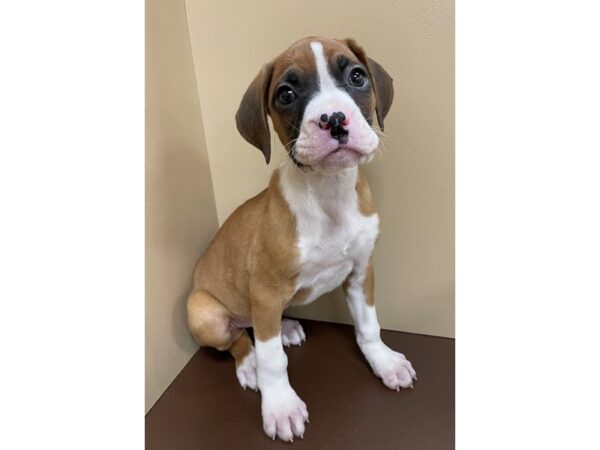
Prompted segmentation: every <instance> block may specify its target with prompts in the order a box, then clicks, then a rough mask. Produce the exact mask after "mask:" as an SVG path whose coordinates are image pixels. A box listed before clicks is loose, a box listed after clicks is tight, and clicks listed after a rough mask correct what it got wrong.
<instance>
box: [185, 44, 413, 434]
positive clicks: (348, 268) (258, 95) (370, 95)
mask: <svg viewBox="0 0 600 450" xmlns="http://www.w3.org/2000/svg"><path fill="white" fill-rule="evenodd" d="M392 98H393V87H392V78H391V77H390V76H389V75H388V74H387V72H386V71H385V70H384V69H383V68H382V67H381V66H380V65H379V64H378V63H377V62H375V61H373V60H372V59H371V58H368V57H367V56H366V54H365V52H364V51H363V50H362V48H360V47H359V46H358V45H357V44H356V43H355V42H354V41H353V40H351V39H347V40H334V39H325V38H320V37H310V38H306V39H302V40H300V41H298V42H296V43H294V44H293V45H292V46H291V47H290V48H288V49H287V50H286V51H285V52H283V53H282V54H281V55H279V56H278V57H277V58H275V59H274V60H273V61H271V62H270V63H268V64H266V65H265V66H264V67H263V68H262V69H261V71H260V72H259V74H258V75H257V76H256V78H255V79H254V81H252V83H251V84H250V86H249V87H248V90H247V91H246V93H245V94H244V97H243V99H242V102H241V104H240V107H239V110H238V112H237V115H236V121H237V128H238V130H239V132H240V133H241V135H242V136H243V137H244V138H245V139H246V140H247V141H248V142H250V143H251V144H252V145H254V146H256V147H257V148H258V149H259V150H261V151H262V153H263V155H264V157H265V160H266V162H267V163H268V162H269V160H270V157H271V145H270V133H269V125H268V121H267V116H270V117H271V120H272V123H273V128H274V129H275V132H276V133H277V135H278V136H279V139H280V140H281V142H282V143H283V145H284V146H285V149H286V150H287V153H288V156H289V163H288V164H285V165H283V166H282V167H280V168H278V169H276V170H275V171H274V172H273V175H272V177H271V180H270V182H269V186H268V187H267V188H266V189H265V190H264V191H262V192H261V193H260V194H258V195H257V196H255V197H253V198H251V199H250V200H248V201H246V203H244V204H243V205H242V206H240V207H239V208H238V209H236V210H235V211H234V212H233V214H232V215H231V216H230V217H229V218H228V219H227V221H226V222H225V223H224V224H223V226H222V227H221V228H220V229H219V231H218V232H217V234H216V236H215V237H214V239H213V241H212V242H211V244H210V246H209V248H208V250H207V251H206V253H205V254H204V255H203V256H202V258H201V259H200V261H199V262H198V265H197V267H196V270H195V273H194V288H193V292H192V294H191V295H190V297H189V300H188V322H189V328H190V330H191V332H192V334H193V336H194V338H195V339H196V340H197V341H198V342H199V343H200V344H201V345H205V346H211V347H215V348H217V349H219V350H228V351H229V352H230V353H231V354H232V355H233V357H234V358H235V364H236V374H237V378H238V380H239V382H240V384H241V385H242V387H244V388H246V387H250V388H252V389H259V390H260V393H261V396H262V402H261V409H262V418H263V428H264V431H265V433H266V434H267V435H268V436H269V437H271V438H273V439H275V437H279V438H280V439H282V440H284V441H292V440H293V438H294V436H299V437H302V436H303V435H304V430H305V422H308V412H307V409H306V404H305V403H304V402H303V401H302V400H301V399H300V397H299V396H298V395H297V394H296V392H295V391H294V389H293V388H292V387H291V386H290V382H289V380H288V375H287V357H286V355H285V353H284V351H283V346H284V345H286V346H289V345H300V344H301V342H302V341H304V340H305V339H306V337H305V335H304V331H303V329H302V327H301V326H300V324H299V323H298V322H297V321H295V320H287V319H283V320H282V313H283V312H284V310H285V309H286V308H287V307H288V306H291V305H305V304H308V303H310V302H312V301H314V300H316V299H317V298H318V297H320V296H321V295H322V294H324V293H326V292H329V291H331V290H333V289H335V288H336V287H338V286H340V285H342V287H343V289H344V291H345V294H346V299H347V303H348V307H349V308H350V312H351V315H352V318H353V320H354V324H355V329H356V341H357V343H358V346H359V347H360V349H361V351H362V353H363V354H364V356H365V358H366V360H367V361H368V362H369V364H370V366H371V368H372V370H373V373H374V374H375V375H376V376H377V377H379V378H381V380H382V381H383V383H384V384H385V385H386V386H387V387H388V388H390V389H395V390H399V389H400V388H401V387H402V388H407V387H412V383H413V379H416V374H415V371H414V370H413V368H412V366H411V364H410V362H409V361H408V360H407V359H406V358H405V357H404V355H403V354H401V353H398V352H395V351H394V350H391V349H390V348H389V347H388V346H386V345H385V344H384V343H383V342H382V341H381V338H380V328H379V323H378V320H377V314H376V312H375V304H374V298H373V288H374V275H373V267H372V265H371V262H370V258H371V254H372V252H373V247H374V245H375V241H376V239H377V235H378V234H379V217H378V215H377V213H376V212H375V208H374V206H373V199H372V197H371V192H370V190H369V185H368V184H367V180H366V179H365V177H364V176H363V175H362V174H361V173H360V172H359V170H358V165H359V164H364V163H367V162H369V161H370V160H371V159H372V157H373V155H374V153H375V151H376V150H377V148H378V145H379V138H378V135H377V133H376V132H375V131H374V128H373V126H372V123H373V119H374V117H377V121H378V122H379V126H380V128H381V129H382V130H383V121H384V118H385V116H386V114H387V113H388V111H389V109H390V106H391V104H392ZM248 327H253V328H254V337H255V344H254V345H253V344H252V341H251V339H250V337H249V336H248V333H247V332H246V328H248Z"/></svg>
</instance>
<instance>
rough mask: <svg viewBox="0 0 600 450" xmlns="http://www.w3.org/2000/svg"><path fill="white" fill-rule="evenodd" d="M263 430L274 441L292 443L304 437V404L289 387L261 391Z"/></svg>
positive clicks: (306, 418)
mask: <svg viewBox="0 0 600 450" xmlns="http://www.w3.org/2000/svg"><path fill="white" fill-rule="evenodd" d="M262 417H263V429H264V430H265V433H266V434H267V436H269V437H270V438H271V439H273V440H275V437H278V438H279V439H281V440H282V441H290V442H293V441H294V436H298V437H301V438H303V437H304V422H308V411H307V409H306V404H305V403H304V402H303V401H302V400H301V399H300V397H298V394H296V391H294V390H293V389H292V388H291V387H290V386H289V385H288V386H286V387H282V388H270V389H266V390H264V391H262Z"/></svg>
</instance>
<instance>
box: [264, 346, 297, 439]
mask: <svg viewBox="0 0 600 450" xmlns="http://www.w3.org/2000/svg"><path fill="white" fill-rule="evenodd" d="M281 339H282V337H281V335H279V336H275V337H274V338H271V339H269V340H268V341H264V342H263V341H260V340H258V339H257V340H256V343H255V347H256V362H257V376H258V387H259V389H260V392H261V410H262V418H263V429H264V431H265V433H266V434H267V436H269V437H271V438H273V439H275V437H279V439H281V440H284V441H293V440H294V436H298V437H303V436H304V422H305V421H308V411H307V409H306V404H305V403H304V402H303V401H302V400H301V399H300V397H298V394H296V391H294V389H292V387H291V386H290V382H289V379H288V375H287V356H286V355H285V353H284V351H283V346H282V341H281Z"/></svg>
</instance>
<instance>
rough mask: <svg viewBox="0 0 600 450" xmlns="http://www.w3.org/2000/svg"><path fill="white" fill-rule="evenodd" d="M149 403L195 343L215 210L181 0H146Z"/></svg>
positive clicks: (147, 377)
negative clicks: (191, 303)
mask: <svg viewBox="0 0 600 450" xmlns="http://www.w3.org/2000/svg"><path fill="white" fill-rule="evenodd" d="M146 33H147V35H146V411H148V410H149V409H150V407H151V406H152V405H153V404H154V402H155V401H156V400H157V399H158V397H160V395H161V394H162V393H163V391H164V390H165V389H166V388H167V386H168V385H169V384H170V383H171V381H173V379H174V378H175V376H176V375H177V374H178V373H179V371H180V370H181V369H182V368H183V366H184V365H185V364H186V363H187V362H188V360H189V359H190V357H191V355H192V354H193V353H194V352H195V350H196V348H197V346H196V344H195V343H194V341H193V339H192V338H191V337H190V334H189V332H188V330H187V325H186V316H185V299H186V297H187V295H188V294H189V291H190V288H191V281H192V272H193V268H194V264H195V263H196V260H197V259H198V257H199V256H200V254H201V253H202V252H203V250H204V249H205V248H206V245H207V244H208V242H209V240H210V238H211V237H212V235H213V234H214V232H215V231H216V229H217V214H216V209H215V202H214V197H213V189H212V182H211V177H210V169H209V166H208V158H207V152H206V146H205V143H204V134H203V131H202V116H201V112H200V103H199V100H198V94H197V91H196V80H195V77H194V68H193V64H192V54H191V49H190V43H189V35H188V30H187V23H186V18H185V8H184V2H183V0H180V1H166V0H164V1H160V0H148V1H147V2H146Z"/></svg>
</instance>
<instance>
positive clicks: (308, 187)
mask: <svg viewBox="0 0 600 450" xmlns="http://www.w3.org/2000/svg"><path fill="white" fill-rule="evenodd" d="M357 175H358V169H357V167H351V168H349V169H345V170H343V171H341V172H339V173H336V174H333V175H325V174H320V173H315V172H313V173H300V172H298V171H297V170H296V169H295V168H294V167H292V166H291V165H288V166H286V167H283V168H281V181H280V182H281V189H282V191H283V195H284V197H285V199H286V200H287V202H288V204H289V206H290V208H291V210H292V212H293V214H294V216H295V218H296V228H297V231H298V249H299V251H300V273H299V274H298V277H297V279H296V291H297V290H299V289H302V288H310V289H311V291H310V294H309V296H308V297H307V299H306V300H305V302H304V303H305V304H307V303H310V302H312V301H314V300H316V299H317V298H318V297H320V296H321V295H323V294H325V293H326V292H329V291H331V290H333V289H335V288H336V287H338V286H340V285H341V284H342V283H343V282H344V280H345V279H346V277H347V276H348V275H349V274H350V272H351V271H352V270H353V269H354V268H355V267H356V266H359V267H363V266H364V267H366V264H367V263H368V261H369V258H370V256H371V253H372V252H373V247H374V245H375V239H376V238H377V234H378V233H379V217H378V216H377V214H373V215H371V216H363V215H362V214H361V213H360V211H359V209H358V195H357V193H356V178H357Z"/></svg>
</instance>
